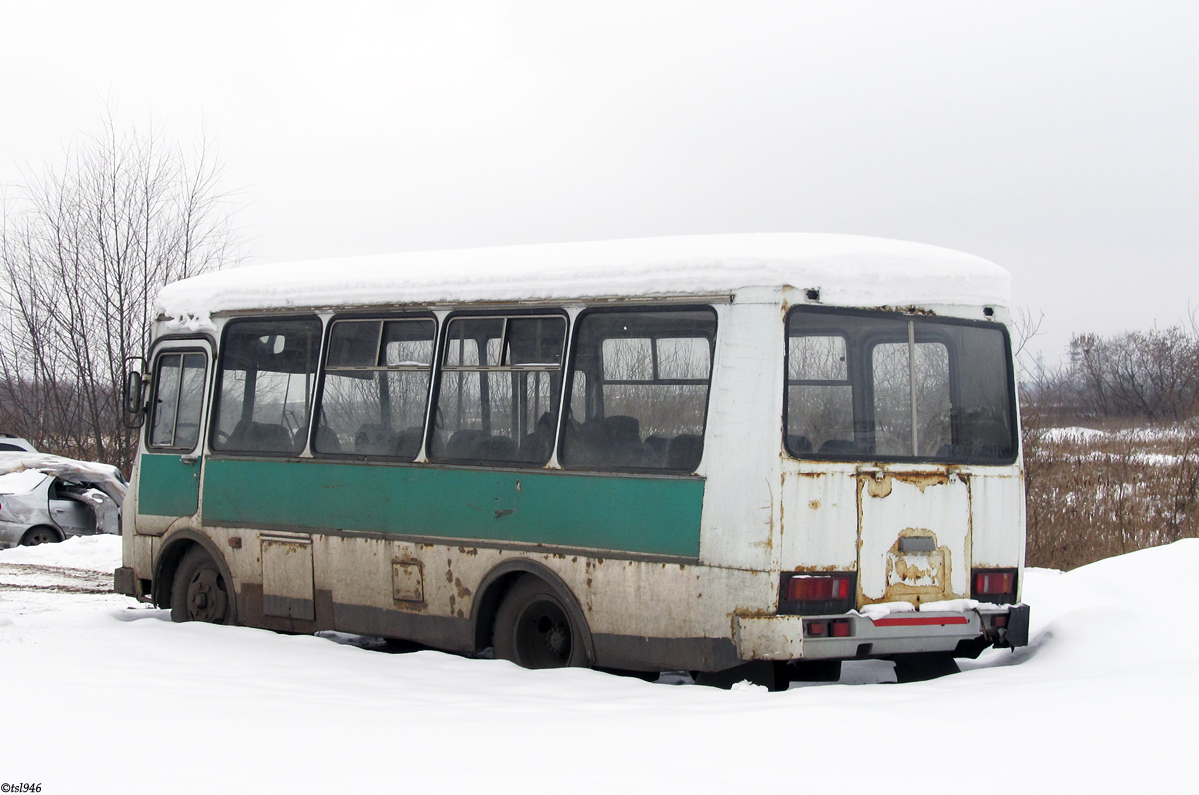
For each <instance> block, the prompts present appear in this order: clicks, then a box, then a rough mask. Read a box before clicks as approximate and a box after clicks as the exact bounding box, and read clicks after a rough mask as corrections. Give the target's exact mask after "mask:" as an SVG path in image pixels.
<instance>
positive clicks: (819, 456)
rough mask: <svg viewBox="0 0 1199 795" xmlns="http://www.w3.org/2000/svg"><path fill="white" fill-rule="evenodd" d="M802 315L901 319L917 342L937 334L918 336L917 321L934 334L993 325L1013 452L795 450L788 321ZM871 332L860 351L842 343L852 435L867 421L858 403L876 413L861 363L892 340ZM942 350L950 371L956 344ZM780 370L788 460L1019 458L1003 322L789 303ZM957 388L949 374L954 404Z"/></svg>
mask: <svg viewBox="0 0 1199 795" xmlns="http://www.w3.org/2000/svg"><path fill="white" fill-rule="evenodd" d="M804 313H807V314H815V315H826V316H830V317H831V318H834V319H835V318H838V317H856V318H867V319H872V320H892V321H901V322H904V323H907V322H911V323H912V324H913V326H912V329H913V338H914V341H915V342H916V343H919V342H922V341H935V340H929V338H928V337H929V336H935V333H933V334H929V333H928V332H925V334H926V335H928V336H926V337H925V339H924V340H921V339H920V337H921V329H920V328H919V326H921V325H924V326H928V327H932V328H933V330H934V332H935V330H936V328H937V327H945V326H950V327H952V326H965V327H971V328H981V329H992V330H996V331H998V332H999V334H1000V337H1001V339H1002V340H1003V352H1004V362H1005V364H1006V367H1007V375H1008V378H1007V384H1006V385H1005V389H1004V391H1005V396H1006V398H1007V410H1008V417H1009V419H1010V431H1009V433H1010V442H1011V451H1012V452H1011V455H1009V456H1005V457H998V456H996V457H992V458H986V459H977V458H971V457H968V456H952V455H945V456H938V455H903V456H897V455H881V454H878V453H873V452H867V453H851V452H827V453H820V452H817V451H815V450H811V451H796V450H793V449H792V447H791V439H790V434H789V433H788V424H787V421H788V419H789V416H790V413H789V402H790V388H791V386H793V383H792V380H791V377H790V370H789V367H790V348H789V340H790V338H791V334H790V331H789V329H790V325H791V318H792V316H793V315H795V314H804ZM834 325H835V321H834ZM831 327H833V326H832V325H831V326H830V328H831ZM829 336H834V335H833V334H829ZM836 336H841V337H845V335H844V334H843V333H839V332H838V333H837V334H836ZM871 336H877V337H878V339H877V340H873V341H871V340H869V339H866V340H865V341H863V343H862V345H861V346H860V351H859V350H857V349H855V348H854V346H851V345H849V344H848V343H847V345H846V374H847V377H848V379H849V383H850V385H851V386H853V387H854V393H853V397H852V401H853V428H854V433H855V437H856V436H857V433H858V431H859V429H860V428H862V427H863V426H864V425H865V423H866V422H867V419H866V418H865V417H861V416H860V411H861V408H862V406H865V405H869V406H870V415H871V417H870V419H871V421H873V414H874V400H875V395H874V381H873V378H867V377H866V376H867V375H868V374H870V373H871V365H867V364H866V362H865V361H864V358H868V357H872V356H873V351H874V349H875V348H877V347H878V345H880V344H883V343H884V342H894V340H892V339H891V338H890V337H888V336H886V335H873V334H872V335H871ZM946 349H947V353H948V362H949V372H950V373H953V372H954V371H955V369H956V367H957V364H956V361H955V358H956V356H957V352H956V351H955V350H954V346H951V345H946ZM859 353H861V354H863V356H861V357H859V356H858V354H859ZM858 359H863V361H858ZM782 368H783V416H782V423H781V428H782V437H783V438H782V442H783V449H784V450H785V451H786V453H787V455H788V456H789V457H791V458H792V459H795V460H799V461H813V462H826V461H855V462H861V461H873V462H883V463H899V464H905V463H906V464H942V465H945V464H949V465H954V464H956V465H969V466H1011V465H1012V464H1014V463H1016V461H1017V460H1019V457H1020V433H1019V420H1020V415H1019V408H1018V405H1017V402H1016V378H1015V362H1014V359H1013V355H1012V340H1011V334H1010V333H1009V331H1008V328H1007V326H1006V325H1005V324H1003V323H997V322H995V321H993V320H972V319H969V318H959V317H951V316H947V315H923V314H915V313H908V312H895V311H887V310H871V309H861V308H857V307H833V306H811V305H807V304H801V305H798V306H792V307H790V308H789V309H788V310H787V312H786V314H785V315H784V316H783V364H782ZM959 389H960V383H959V379H957V378H953V377H951V378H950V379H949V390H950V400H951V402H954V403H956V402H957V399H958V396H959ZM855 441H856V438H855Z"/></svg>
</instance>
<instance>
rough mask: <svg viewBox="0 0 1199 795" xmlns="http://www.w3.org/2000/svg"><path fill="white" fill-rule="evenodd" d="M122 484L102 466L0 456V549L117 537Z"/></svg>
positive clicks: (115, 471) (24, 455) (26, 455)
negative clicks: (108, 535) (88, 537)
mask: <svg viewBox="0 0 1199 795" xmlns="http://www.w3.org/2000/svg"><path fill="white" fill-rule="evenodd" d="M124 499H125V481H124V479H123V478H122V477H121V473H120V470H118V469H117V468H116V467H112V466H109V465H107V464H100V463H94V462H88V461H75V460H73V459H70V458H63V457H61V456H56V455H47V454H43V453H27V452H0V549H7V548H9V547H15V546H17V545H22V546H34V545H37V544H47V543H54V542H58V541H63V540H65V539H67V538H69V537H71V536H79V535H97V534H100V533H111V534H114V535H120V532H121V505H122V503H123V501H124Z"/></svg>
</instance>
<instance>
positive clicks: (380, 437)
mask: <svg viewBox="0 0 1199 795" xmlns="http://www.w3.org/2000/svg"><path fill="white" fill-rule="evenodd" d="M396 441H397V440H396V432H395V431H394V430H392V428H391V426H390V425H387V424H385V423H380V422H368V423H363V424H362V425H361V426H359V428H358V432H357V433H356V434H354V452H355V453H365V454H367V455H391V451H392V450H393V449H394V448H395V446H396Z"/></svg>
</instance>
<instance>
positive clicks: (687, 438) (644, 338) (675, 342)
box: [560, 308, 716, 472]
mask: <svg viewBox="0 0 1199 795" xmlns="http://www.w3.org/2000/svg"><path fill="white" fill-rule="evenodd" d="M577 336H578V343H577V345H576V347H575V354H574V361H573V362H572V365H573V367H574V374H575V375H574V378H573V379H572V382H571V394H570V398H569V400H570V406H571V414H570V418H569V422H568V423H567V426H566V431H565V434H564V436H563V448H562V451H561V454H560V458H561V461H562V464H563V466H565V467H567V468H570V469H591V470H601V471H602V470H622V469H630V470H663V471H673V472H692V471H694V470H695V468H696V467H698V466H699V462H700V459H701V457H702V455H703V439H704V424H705V420H706V417H707V410H708V388H709V384H710V381H711V371H712V351H713V345H714V342H715V338H716V314H715V312H713V311H712V310H711V309H694V308H687V309H656V310H651V311H619V312H614V311H607V310H593V311H590V312H587V313H584V314H583V315H581V316H580V318H579V326H578V332H577ZM580 374H582V376H583V377H580ZM580 391H582V392H584V393H585V394H580Z"/></svg>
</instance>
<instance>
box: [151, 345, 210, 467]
mask: <svg viewBox="0 0 1199 795" xmlns="http://www.w3.org/2000/svg"><path fill="white" fill-rule="evenodd" d="M172 342H183V343H191V344H190V345H185V346H181V347H174V346H173V345H172V344H171V343H172ZM200 342H207V343H208V344H209V345H212V341H211V340H209V339H207V338H197V337H179V338H170V337H163V338H162V339H161V340H159V341H158V343H157V344H158V345H159V347H158V348H157V349H156V350H155V351H154V359H153V361H152V362H151V364H150V374H151V378H152V379H153V387H154V388H153V389H151V390H150V402H149V406H150V410H149V411H148V412H146V422H145V426H144V428H143V431H142V432H143V440H144V444H145V447H146V451H147V452H150V453H183V454H186V453H192V452H195V451H196V450H197V449H199V448H200V447H201V445H203V444H204V441H205V439H206V438H207V436H208V434H207V432H206V431H207V428H206V427H205V426H206V425H207V423H208V416H206V415H205V408H207V406H208V395H206V394H204V392H206V391H207V390H208V387H209V378H210V377H211V375H212V373H211V372H210V370H211V366H212V363H213V360H214V359H215V358H216V357H215V355H214V354H212V352H211V351H210V350H209V349H208V348H205V347H203V346H201V345H199V344H198V343H200ZM189 353H198V354H200V355H202V356H203V357H204V383H203V386H202V387H201V394H200V419H199V426H200V427H199V428H198V429H197V432H196V441H195V442H194V443H193V444H191V445H190V446H187V447H183V446H180V445H176V444H172V445H159V444H154V443H153V442H152V441H151V438H152V435H153V432H154V419H155V417H156V416H157V409H158V393H159V388H160V375H161V373H160V371H159V366H160V365H161V362H162V357H164V356H172V355H178V356H186V355H187V354H189ZM180 364H182V362H180ZM180 369H181V370H182V368H180ZM180 381H181V382H182V379H180ZM178 424H179V406H178V403H176V406H175V422H174V426H173V428H174V433H173V434H172V439H174V438H175V437H177V436H178Z"/></svg>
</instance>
